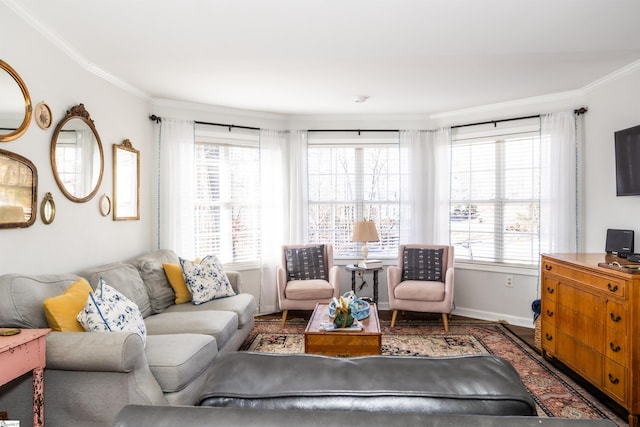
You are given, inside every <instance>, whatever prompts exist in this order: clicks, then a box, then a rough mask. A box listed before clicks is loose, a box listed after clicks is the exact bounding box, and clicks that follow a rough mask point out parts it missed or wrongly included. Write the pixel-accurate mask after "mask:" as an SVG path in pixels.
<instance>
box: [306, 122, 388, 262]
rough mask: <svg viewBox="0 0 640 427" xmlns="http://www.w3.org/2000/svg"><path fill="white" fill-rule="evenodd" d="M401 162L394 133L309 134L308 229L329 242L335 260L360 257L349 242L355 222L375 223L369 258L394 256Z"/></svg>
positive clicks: (314, 237)
mask: <svg viewBox="0 0 640 427" xmlns="http://www.w3.org/2000/svg"><path fill="white" fill-rule="evenodd" d="M399 171H400V160H399V145H398V133H397V132H364V131H363V132H361V134H360V135H358V134H356V133H349V134H346V133H333V132H310V133H309V137H308V178H309V184H308V205H309V214H308V215H309V217H308V233H309V241H310V242H318V243H330V244H332V245H333V246H334V256H335V257H336V258H360V245H361V244H360V243H356V242H352V241H351V235H352V233H353V227H354V224H355V221H357V220H361V219H370V220H373V221H375V223H376V227H377V229H378V235H379V236H380V241H379V242H372V243H368V244H367V246H368V248H369V258H371V259H379V258H396V257H397V255H398V239H399V233H400V172H399Z"/></svg>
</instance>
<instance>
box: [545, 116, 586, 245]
mask: <svg viewBox="0 0 640 427" xmlns="http://www.w3.org/2000/svg"><path fill="white" fill-rule="evenodd" d="M540 134H541V143H542V147H541V188H540V193H541V194H540V250H541V252H543V253H545V252H575V251H576V250H577V238H578V234H577V226H578V224H577V212H576V210H577V209H576V206H577V192H576V188H577V185H576V184H577V176H578V163H577V155H576V152H577V147H578V145H577V140H576V120H575V115H574V113H573V112H572V111H571V112H561V113H551V114H543V115H542V116H540Z"/></svg>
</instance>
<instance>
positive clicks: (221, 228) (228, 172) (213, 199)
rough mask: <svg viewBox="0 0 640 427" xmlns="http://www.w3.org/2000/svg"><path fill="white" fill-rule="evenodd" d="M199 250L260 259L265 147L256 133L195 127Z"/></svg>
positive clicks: (232, 258)
mask: <svg viewBox="0 0 640 427" xmlns="http://www.w3.org/2000/svg"><path fill="white" fill-rule="evenodd" d="M195 150H196V155H195V157H196V165H195V167H196V173H195V175H196V192H195V205H196V208H195V212H194V215H195V228H196V230H195V242H194V244H195V253H196V254H198V255H201V256H205V255H210V254H215V255H217V256H218V258H219V259H220V261H221V262H223V263H244V262H255V261H258V260H259V259H260V247H261V245H260V235H261V232H260V230H261V228H260V227H261V220H260V203H259V201H260V195H259V191H260V149H259V141H258V135H257V133H255V132H250V131H242V130H237V129H233V131H232V132H229V131H227V130H226V129H224V130H220V129H217V128H214V127H211V126H202V125H199V126H198V127H196V144H195Z"/></svg>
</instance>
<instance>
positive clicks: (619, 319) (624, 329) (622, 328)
mask: <svg viewBox="0 0 640 427" xmlns="http://www.w3.org/2000/svg"><path fill="white" fill-rule="evenodd" d="M628 313H629V312H628V310H627V308H626V307H625V306H624V305H623V304H620V303H618V302H616V301H611V300H608V301H607V311H606V315H605V317H606V319H607V320H606V324H607V327H608V328H611V329H614V330H616V331H618V332H621V333H624V334H625V335H626V334H627V333H628V331H629V319H628V318H629V314H628Z"/></svg>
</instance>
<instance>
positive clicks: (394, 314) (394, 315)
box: [391, 310, 398, 328]
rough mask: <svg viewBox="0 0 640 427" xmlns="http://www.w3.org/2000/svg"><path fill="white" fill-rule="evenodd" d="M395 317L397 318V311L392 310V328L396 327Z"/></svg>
mask: <svg viewBox="0 0 640 427" xmlns="http://www.w3.org/2000/svg"><path fill="white" fill-rule="evenodd" d="M396 317H398V310H393V315H391V327H392V328H393V327H394V326H395V325H396Z"/></svg>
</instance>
